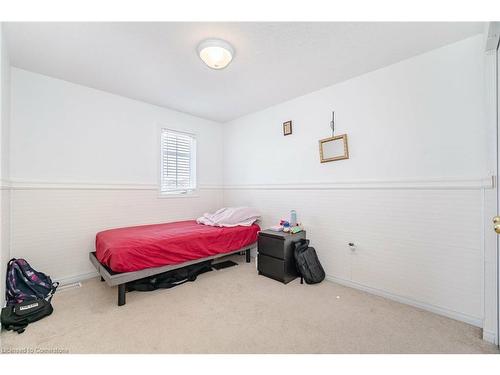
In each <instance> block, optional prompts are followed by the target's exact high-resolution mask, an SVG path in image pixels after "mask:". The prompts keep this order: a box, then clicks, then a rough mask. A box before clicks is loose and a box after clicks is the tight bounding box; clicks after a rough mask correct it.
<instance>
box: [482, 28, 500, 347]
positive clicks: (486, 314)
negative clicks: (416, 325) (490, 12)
mask: <svg viewBox="0 0 500 375" xmlns="http://www.w3.org/2000/svg"><path fill="white" fill-rule="evenodd" d="M483 35H484V38H485V43H484V46H485V49H484V72H485V75H484V79H485V81H484V90H485V91H484V92H485V96H484V98H485V117H484V118H483V119H484V121H485V123H484V126H485V132H486V134H487V136H488V140H487V145H488V160H487V161H488V171H489V173H490V174H491V175H492V176H493V181H494V189H489V190H483V199H482V200H483V259H484V264H483V288H482V289H483V290H482V306H483V339H484V340H486V341H489V342H492V343H495V344H497V345H498V344H499V338H500V331H499V328H500V316H499V312H500V305H499V301H500V284H499V281H500V277H499V270H500V257H499V245H500V243H499V242H500V241H499V235H497V234H496V233H495V232H494V231H493V223H492V218H493V216H495V215H499V214H500V189H499V188H498V182H499V179H498V172H499V171H500V154H499V153H500V138H499V137H500V124H499V109H500V108H499V106H500V102H499V100H500V98H499V95H500V92H499V81H498V80H499V79H500V71H499V62H500V61H499V57H498V46H499V43H500V22H490V23H488V24H487V26H486V28H485V32H484V33H483ZM492 134H494V135H495V136H493V137H492V136H491V135H492Z"/></svg>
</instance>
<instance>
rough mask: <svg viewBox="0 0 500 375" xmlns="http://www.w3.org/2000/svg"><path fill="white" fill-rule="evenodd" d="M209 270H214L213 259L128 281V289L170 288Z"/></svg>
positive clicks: (148, 290) (147, 290)
mask: <svg viewBox="0 0 500 375" xmlns="http://www.w3.org/2000/svg"><path fill="white" fill-rule="evenodd" d="M209 271H212V261H211V260H206V261H204V262H200V263H196V264H191V265H189V266H186V267H182V268H178V269H176V270H172V271H167V272H163V273H160V274H158V275H154V276H150V277H145V278H143V279H139V280H135V281H131V282H128V283H127V291H129V292H131V291H134V290H137V291H139V292H150V291H152V290H156V289H160V288H162V289H169V288H173V287H174V286H177V285H181V284H184V283H187V282H188V281H195V280H196V278H197V277H198V275H200V274H202V273H205V272H209Z"/></svg>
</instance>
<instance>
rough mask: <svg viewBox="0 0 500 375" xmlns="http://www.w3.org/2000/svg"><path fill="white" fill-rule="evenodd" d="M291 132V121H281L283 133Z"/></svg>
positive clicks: (288, 133)
mask: <svg viewBox="0 0 500 375" xmlns="http://www.w3.org/2000/svg"><path fill="white" fill-rule="evenodd" d="M290 134H292V121H291V120H290V121H287V122H284V123H283V135H290Z"/></svg>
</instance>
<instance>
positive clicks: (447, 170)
mask: <svg viewBox="0 0 500 375" xmlns="http://www.w3.org/2000/svg"><path fill="white" fill-rule="evenodd" d="M483 88H484V87H483V45H482V38H481V37H480V36H477V37H473V38H469V39H466V40H464V41H461V42H458V43H455V44H452V45H449V46H446V47H443V48H440V49H437V50H434V51H431V52H428V53H426V54H423V55H420V56H417V57H414V58H411V59H409V60H405V61H402V62H400V63H397V64H394V65H392V66H389V67H386V68H383V69H379V70H377V71H374V72H371V73H368V74H365V75H363V76H360V77H357V78H354V79H351V80H348V81H345V82H343V83H340V84H337V85H334V86H330V87H328V88H325V89H323V90H320V91H317V92H314V93H311V94H308V95H305V96H302V97H299V98H296V99H294V100H291V101H288V102H285V103H282V104H280V105H277V106H274V107H271V108H268V109H266V110H263V111H260V112H258V113H254V114H251V115H248V116H245V117H242V118H240V119H237V120H235V121H232V122H230V123H228V124H226V125H225V132H224V137H225V138H224V146H225V148H224V155H225V158H224V183H225V189H226V190H225V193H224V203H225V204H226V205H232V204H251V205H254V206H257V207H258V208H260V209H261V210H262V211H263V213H264V226H268V225H271V224H273V223H276V222H277V221H278V220H279V218H280V217H283V216H285V215H287V212H288V211H289V210H290V209H296V210H297V211H298V215H299V220H301V221H302V222H303V223H304V225H305V227H306V229H307V230H308V236H309V237H310V239H311V240H312V244H313V245H314V246H315V247H316V248H317V250H318V253H319V256H320V258H321V260H322V261H323V264H324V267H325V269H326V272H327V274H328V276H329V277H330V279H333V280H337V281H339V282H343V283H346V284H349V285H352V286H355V287H359V288H362V289H366V290H370V291H372V292H375V293H380V294H383V295H386V296H389V297H392V298H395V299H399V300H401V301H405V302H409V303H412V304H415V305H418V306H422V307H425V308H427V309H429V310H432V311H436V312H439V313H442V314H445V315H448V316H453V317H455V318H458V319H462V320H465V321H468V322H471V323H473V324H476V325H481V324H482V319H483V315H484V314H483V309H484V300H483V297H482V283H483V262H484V259H483V256H484V254H483V232H482V230H483V210H484V207H483V206H484V204H483V200H484V189H486V188H488V187H491V182H490V179H489V176H490V175H491V174H492V173H493V165H492V158H491V153H492V152H493V150H491V149H490V146H489V142H488V141H487V139H488V136H491V134H488V129H487V128H486V127H485V126H484V119H483V100H484V96H483ZM332 110H335V113H336V121H337V123H336V134H342V133H347V134H348V137H349V151H350V159H349V160H342V161H336V162H331V163H325V164H321V163H320V162H319V152H318V140H319V139H321V138H326V137H328V136H330V134H331V131H330V128H329V121H330V119H331V111H332ZM287 120H292V121H293V135H290V136H286V137H284V136H283V135H282V123H283V122H284V121H287ZM348 242H354V243H355V244H356V246H357V250H356V251H355V252H351V250H349V248H348V246H347V243H348Z"/></svg>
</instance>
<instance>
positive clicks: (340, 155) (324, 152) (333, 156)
mask: <svg viewBox="0 0 500 375" xmlns="http://www.w3.org/2000/svg"><path fill="white" fill-rule="evenodd" d="M319 157H320V161H321V163H327V162H329V161H335V160H343V159H349V147H348V146H347V134H341V135H337V136H335V137H329V138H325V139H320V140H319Z"/></svg>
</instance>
